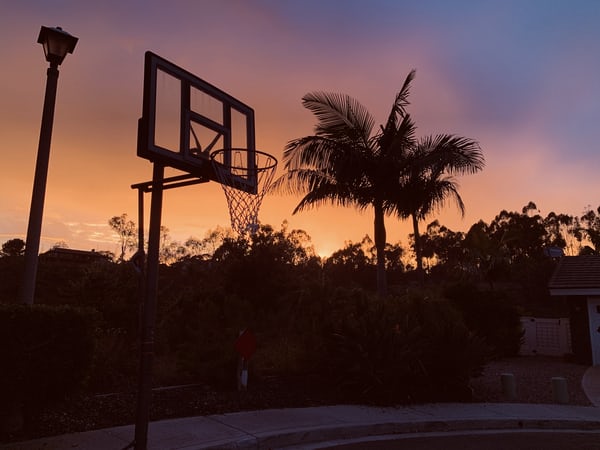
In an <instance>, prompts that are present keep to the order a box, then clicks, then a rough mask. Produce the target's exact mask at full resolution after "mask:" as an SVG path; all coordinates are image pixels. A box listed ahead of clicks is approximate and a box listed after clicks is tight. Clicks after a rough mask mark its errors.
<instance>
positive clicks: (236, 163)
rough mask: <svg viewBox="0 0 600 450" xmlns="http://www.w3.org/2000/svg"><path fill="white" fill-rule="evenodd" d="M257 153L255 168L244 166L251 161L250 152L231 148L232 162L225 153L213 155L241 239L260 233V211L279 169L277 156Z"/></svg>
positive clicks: (232, 224)
mask: <svg viewBox="0 0 600 450" xmlns="http://www.w3.org/2000/svg"><path fill="white" fill-rule="evenodd" d="M253 152H254V155H255V157H254V167H247V165H248V164H244V162H246V161H248V149H231V152H230V153H229V155H230V159H231V161H229V162H227V161H226V160H225V158H226V155H227V152H226V151H225V150H217V151H215V152H213V153H212V154H211V155H210V156H211V160H212V165H213V168H214V171H215V174H216V177H217V180H218V181H219V183H220V184H221V187H222V188H223V192H225V198H226V199H227V206H228V208H229V215H230V217H231V228H233V230H234V231H235V232H236V233H237V234H238V235H240V236H241V235H244V234H247V233H248V234H251V235H252V234H254V233H256V232H257V231H258V226H259V223H258V210H259V209H260V205H261V203H262V200H263V198H264V196H265V193H266V191H267V188H268V187H269V186H270V184H271V181H272V180H273V176H274V175H275V169H276V167H277V159H275V157H274V156H271V155H269V154H268V153H263V152H260V151H258V150H254V151H253Z"/></svg>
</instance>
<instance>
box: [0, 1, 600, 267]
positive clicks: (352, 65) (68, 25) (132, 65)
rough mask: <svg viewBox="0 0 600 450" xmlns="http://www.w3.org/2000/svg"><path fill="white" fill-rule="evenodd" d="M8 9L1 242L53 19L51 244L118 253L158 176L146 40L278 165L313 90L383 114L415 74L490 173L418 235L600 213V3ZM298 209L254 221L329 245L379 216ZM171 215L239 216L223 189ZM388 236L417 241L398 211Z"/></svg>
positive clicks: (439, 114)
mask: <svg viewBox="0 0 600 450" xmlns="http://www.w3.org/2000/svg"><path fill="white" fill-rule="evenodd" d="M0 10H1V11H2V15H1V17H0V42H1V43H2V44H0V60H1V61H2V62H3V64H2V70H1V71H0V154H1V157H2V159H1V165H0V167H1V173H2V175H1V176H0V242H5V241H6V240H8V239H12V238H17V237H18V238H22V239H25V234H26V229H27V221H28V216H29V206H30V201H31V190H32V183H33V174H34V167H35V159H36V153H37V147H38V140H39V130H40V122H41V113H42V105H43V98H44V89H45V82H46V68H47V63H46V61H45V59H44V55H43V50H42V47H41V46H40V45H39V44H37V36H38V34H39V30H40V27H41V26H42V25H44V26H48V27H55V26H60V27H62V28H63V29H64V30H65V31H67V32H69V33H71V34H72V35H74V36H76V37H78V38H79V42H78V43H77V47H76V48H75V51H74V52H73V54H72V55H68V56H67V57H66V59H65V61H64V62H63V64H62V65H61V66H60V76H59V82H58V96H57V101H56V108H55V119H54V129H53V136H52V148H51V156H50V165H49V171H48V183H47V187H46V197H45V207H44V217H43V227H42V244H41V250H42V251H45V250H48V249H49V248H50V247H51V246H52V245H54V244H56V243H57V242H61V241H63V242H66V243H67V244H68V246H69V247H70V248H75V249H81V250H91V249H96V250H109V251H113V252H116V251H117V238H116V236H115V235H114V234H113V233H112V232H111V230H110V228H109V226H108V220H109V219H110V218H111V217H113V216H116V215H120V214H122V213H127V214H128V216H129V217H130V218H131V219H133V220H136V221H137V192H136V191H134V190H132V189H131V185H132V184H135V183H139V182H143V181H149V180H150V179H151V178H152V164H151V163H150V162H149V161H147V160H145V159H141V158H139V157H138V156H137V155H136V139H137V120H138V118H139V117H140V116H141V109H142V86H143V64H144V53H145V52H146V51H148V50H150V51H152V52H154V53H156V54H158V55H160V56H162V57H163V58H165V59H167V60H169V61H171V62H173V63H174V64H176V65H178V66H180V67H182V68H184V69H186V70H188V71H189V72H192V73H194V74H195V75H197V76H198V77H200V78H202V79H204V80H206V81H208V82H209V83H211V84H213V85H215V86H217V87H219V88H220V89H222V90H224V91H226V92H228V93H229V94H231V95H232V96H234V97H236V98H237V99H239V100H241V101H242V102H244V103H245V104H247V105H249V106H251V107H252V108H253V109H254V111H255V118H256V146H257V148H258V149H260V150H262V151H265V152H267V153H270V154H272V155H274V156H276V157H277V158H281V156H282V153H283V148H284V147H285V145H286V143H287V142H288V141H290V140H292V139H295V138H298V137H301V136H305V135H309V134H312V132H313V128H314V125H315V123H316V121H315V118H314V116H313V115H312V114H311V113H310V112H309V111H308V110H306V109H305V108H304V107H303V106H302V103H301V99H302V96H303V95H305V94H306V93H309V92H313V91H327V92H335V93H341V94H347V95H350V96H352V97H354V98H356V99H357V100H358V101H360V102H361V103H362V104H363V105H365V106H366V107H367V109H368V110H369V111H370V112H371V114H372V115H373V116H374V117H375V119H376V123H377V124H380V123H384V122H385V119H386V118H387V115H388V114H389V111H390V108H391V106H392V102H393V99H394V96H395V94H396V93H397V92H398V91H399V89H400V88H401V86H402V83H403V81H404V79H405V78H406V76H407V74H408V73H409V72H410V71H411V70H412V69H416V78H415V80H414V81H413V83H412V89H411V94H410V101H411V105H410V106H409V112H410V113H411V115H412V116H413V118H414V120H415V122H416V124H417V127H418V128H417V134H418V135H419V136H425V135H429V134H437V133H449V134H457V135H462V136H466V137H469V138H473V139H475V140H477V141H478V142H479V144H480V145H481V148H482V151H483V154H484V156H485V159H486V167H485V169H484V170H483V171H482V172H480V173H478V174H475V175H468V176H462V177H460V178H458V182H459V185H460V194H461V197H462V199H463V201H464V203H465V206H466V214H465V216H464V217H461V215H460V214H459V212H458V211H457V210H456V208H455V207H454V206H453V205H452V204H451V203H450V204H448V206H447V208H445V209H444V210H443V211H441V212H439V213H436V214H434V215H432V216H431V217H430V218H429V220H427V221H426V222H425V223H424V224H423V225H422V228H423V229H424V228H425V224H426V223H429V222H430V221H432V220H434V219H438V220H439V221H440V222H441V223H442V224H444V225H446V226H447V227H449V228H451V229H452V230H454V231H467V230H468V228H469V227H470V226H471V225H472V224H474V223H475V222H477V221H479V220H484V221H486V222H488V223H489V222H490V221H491V220H492V219H493V218H494V216H495V215H496V214H498V213H499V212H500V211H501V210H503V209H506V210H509V211H520V210H521V208H522V207H523V206H524V205H526V204H527V203H528V202H529V201H533V202H535V203H536V204H537V206H538V208H539V210H540V212H541V214H542V215H546V214H548V213H549V212H551V211H555V212H557V213H559V212H560V213H566V214H572V215H581V214H582V213H583V212H584V209H585V208H586V207H588V206H591V207H592V208H594V209H595V208H596V207H598V205H600V198H599V196H598V193H599V191H600V178H599V177H598V168H599V167H600V153H599V152H598V149H597V146H598V143H599V142H600V126H599V121H600V58H599V57H598V55H599V54H600V51H599V50H600V27H598V26H597V24H598V23H600V2H598V1H584V0H573V1H569V2H567V1H556V0H515V1H513V0H502V1H500V0H497V1H493V0H473V1H467V0H456V1H452V2H448V1H446V0H440V1H437V0H423V1H419V2H409V1H404V0H369V1H367V0H364V1H359V0H303V1H297V0H214V1H213V0H197V1H192V0H169V1H166V0H165V1H158V0H148V1H141V0H140V1H137V0H129V1H123V0H119V1H114V0H104V1H102V2H91V1H82V0H77V1H71V0H65V1H60V0H39V1H33V0H19V1H16V0H14V1H10V0H0ZM280 166H281V164H280ZM281 173H282V168H281V167H279V168H278V172H277V175H280V174H281ZM169 174H171V172H169ZM172 174H175V172H172ZM297 202H298V198H294V197H290V196H285V195H279V194H273V195H269V196H267V197H265V199H264V201H263V205H262V207H261V210H260V214H259V218H260V221H261V222H262V223H267V224H270V225H273V226H274V227H275V228H276V229H278V228H279V226H280V225H281V224H282V223H283V222H284V221H287V222H288V227H289V228H290V229H302V230H304V231H306V232H307V233H308V234H309V235H310V236H311V237H312V241H313V243H314V245H315V248H316V250H317V251H318V252H319V253H320V254H322V255H327V254H330V253H331V252H332V251H335V250H337V249H340V248H342V247H343V246H344V245H345V243H346V242H347V241H352V242H358V241H360V240H361V239H362V238H363V237H364V236H365V235H366V234H368V235H369V236H371V237H372V236H373V214H372V211H370V210H367V211H365V212H362V213H360V212H357V211H356V210H354V209H352V208H340V207H333V206H332V207H322V208H319V209H316V210H310V211H306V212H301V213H298V214H296V215H292V210H293V209H294V207H295V206H296V204H297ZM149 203H150V199H149V198H147V200H146V204H148V205H149ZM162 223H163V225H165V226H166V227H167V228H168V229H169V230H170V235H171V237H172V238H173V239H176V240H179V241H185V240H186V239H187V238H188V237H191V236H194V237H197V238H202V237H204V236H205V234H206V233H207V232H208V231H209V230H213V229H215V228H217V227H218V226H228V225H229V213H228V210H227V205H226V201H225V197H224V194H223V192H222V190H221V187H220V186H219V185H218V183H214V182H211V183H206V184H201V185H196V186H191V187H185V188H178V189H173V190H169V191H166V192H165V196H164V204H163V214H162ZM386 228H387V232H388V241H389V242H392V243H397V242H398V241H400V242H401V243H402V244H403V245H404V246H406V245H407V244H408V238H407V234H408V233H409V232H410V231H411V230H410V227H409V224H408V223H407V222H402V221H400V220H398V219H397V218H394V217H388V218H387V219H386Z"/></svg>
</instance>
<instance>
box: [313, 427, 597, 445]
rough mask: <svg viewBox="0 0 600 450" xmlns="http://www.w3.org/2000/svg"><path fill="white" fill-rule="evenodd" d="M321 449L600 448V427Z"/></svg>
mask: <svg viewBox="0 0 600 450" xmlns="http://www.w3.org/2000/svg"><path fill="white" fill-rule="evenodd" d="M318 448H319V449H330V450H434V449H435V450H438V449H444V450H481V449H485V450H506V449H510V450H568V449H577V450H600V430H598V431H589V432H586V431H572V432H569V431H564V430H563V431H548V430H544V431H531V430H527V431H514V430H510V431H505V432H502V431H500V432H499V431H496V430H494V431H485V432H477V433H468V434H464V433H458V432H457V433H426V434H418V435H410V436H401V437H396V438H394V439H390V438H389V437H387V438H385V437H381V438H378V440H375V441H373V440H371V441H362V442H352V443H346V444H339V445H333V446H326V447H321V446H319V447H318Z"/></svg>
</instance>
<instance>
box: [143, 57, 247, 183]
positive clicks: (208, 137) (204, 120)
mask: <svg viewBox="0 0 600 450" xmlns="http://www.w3.org/2000/svg"><path fill="white" fill-rule="evenodd" d="M235 148H238V149H240V148H241V149H247V150H248V151H246V152H243V155H244V157H245V158H246V159H245V160H244V161H235V164H234V158H239V155H238V153H239V154H242V153H240V152H237V153H235V155H234V151H233V149H235ZM216 150H224V151H223V152H222V158H221V161H219V162H220V163H221V164H223V165H224V166H226V167H234V166H239V165H240V164H242V165H243V166H244V167H246V168H248V169H249V173H252V169H253V168H254V167H255V164H256V161H255V138H254V110H253V109H252V108H250V107H249V106H247V105H245V104H244V103H242V102H240V101H239V100H237V99H236V98H234V97H232V96H231V95H229V94H227V93H226V92H224V91H222V90H220V89H219V88H217V87H215V86H213V85H212V84H210V83H207V82H206V81H204V80H202V79H200V78H198V77H197V76H195V75H194V74H192V73H190V72H188V71H186V70H184V69H182V68H180V67H178V66H176V65H175V64H173V63H171V62H169V61H167V60H165V59H163V58H161V57H160V56H158V55H156V54H154V53H152V52H146V55H145V64H144V93H143V111H142V118H141V119H140V120H139V123H138V149H137V154H138V156H140V157H142V158H146V159H148V160H150V161H152V162H155V163H159V164H162V165H164V166H168V167H174V168H176V169H179V170H182V171H184V172H188V173H189V174H191V175H194V176H197V177H199V178H202V179H206V180H214V181H219V182H222V181H221V180H219V179H218V178H217V176H216V175H215V171H214V167H213V163H212V162H211V158H210V155H211V153H213V152H215V151H216ZM232 175H233V176H234V177H233V178H235V182H236V188H237V189H242V190H246V191H255V190H256V180H255V178H256V177H252V176H249V177H240V176H236V174H235V173H232Z"/></svg>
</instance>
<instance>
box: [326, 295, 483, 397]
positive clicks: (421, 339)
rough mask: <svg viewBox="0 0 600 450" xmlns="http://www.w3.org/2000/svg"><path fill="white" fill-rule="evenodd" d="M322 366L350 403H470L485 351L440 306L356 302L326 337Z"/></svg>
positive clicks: (422, 300)
mask: <svg viewBox="0 0 600 450" xmlns="http://www.w3.org/2000/svg"><path fill="white" fill-rule="evenodd" d="M325 342H326V351H325V353H324V354H323V356H324V360H323V364H324V365H325V367H327V370H328V371H329V379H331V380H332V381H334V385H335V386H337V388H338V389H339V390H340V392H341V393H342V394H343V395H344V398H346V399H347V400H348V401H357V402H376V403H380V404H382V403H387V404H396V403H412V402H422V401H447V400H466V399H468V398H469V397H470V395H469V388H468V384H469V379H470V377H471V376H472V375H474V374H476V373H478V372H480V371H481V369H482V366H483V364H484V362H485V352H486V348H485V346H484V345H483V343H482V342H481V340H479V339H477V338H474V337H473V336H472V334H471V333H470V332H469V330H468V329H467V327H466V326H465V325H464V323H463V321H462V318H461V316H460V314H459V313H458V312H457V311H456V310H455V309H454V308H452V307H451V305H450V304H449V303H448V302H446V301H443V300H428V299H426V298H408V297H403V298H390V299H388V300H386V301H381V300H380V299H377V298H358V299H356V300H355V302H354V303H353V304H352V311H351V312H350V313H349V314H345V315H343V316H340V317H339V318H338V320H337V324H334V327H333V329H331V332H330V333H329V335H328V336H327V335H325Z"/></svg>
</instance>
